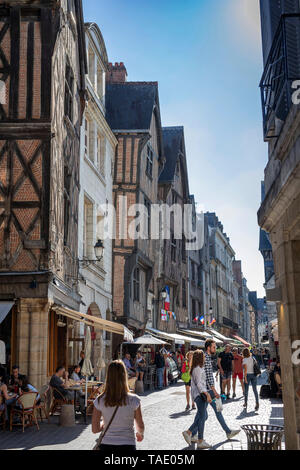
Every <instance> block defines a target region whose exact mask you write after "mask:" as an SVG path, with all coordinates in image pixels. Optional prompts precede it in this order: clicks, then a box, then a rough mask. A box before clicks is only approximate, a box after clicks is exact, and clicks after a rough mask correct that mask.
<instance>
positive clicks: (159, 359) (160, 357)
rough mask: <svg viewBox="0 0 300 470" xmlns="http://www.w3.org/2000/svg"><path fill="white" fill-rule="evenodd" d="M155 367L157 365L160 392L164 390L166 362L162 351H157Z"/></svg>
mask: <svg viewBox="0 0 300 470" xmlns="http://www.w3.org/2000/svg"><path fill="white" fill-rule="evenodd" d="M155 365H156V378H157V388H158V390H162V389H163V387H164V370H165V360H164V358H163V355H162V354H161V352H160V351H156V353H155Z"/></svg>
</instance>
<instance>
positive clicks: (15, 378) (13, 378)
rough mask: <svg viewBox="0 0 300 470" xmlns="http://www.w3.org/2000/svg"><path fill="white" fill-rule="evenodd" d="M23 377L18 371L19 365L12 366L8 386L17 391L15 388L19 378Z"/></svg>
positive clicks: (18, 383)
mask: <svg viewBox="0 0 300 470" xmlns="http://www.w3.org/2000/svg"><path fill="white" fill-rule="evenodd" d="M22 378H23V375H21V374H20V373H19V366H13V368H12V375H11V376H10V378H9V388H10V389H11V390H14V391H15V392H17V388H19V386H20V380H21V379H22Z"/></svg>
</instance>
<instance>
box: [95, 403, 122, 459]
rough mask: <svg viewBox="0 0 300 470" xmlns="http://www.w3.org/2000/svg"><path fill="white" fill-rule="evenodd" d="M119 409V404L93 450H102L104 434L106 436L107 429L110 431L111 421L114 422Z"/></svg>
mask: <svg viewBox="0 0 300 470" xmlns="http://www.w3.org/2000/svg"><path fill="white" fill-rule="evenodd" d="M118 409H119V407H118V406H117V407H116V409H115V411H114V412H113V415H112V417H111V418H110V421H109V423H108V425H107V426H106V428H105V429H104V430H103V431H102V432H101V434H100V436H99V438H98V439H97V441H96V445H95V447H94V448H93V450H100V446H101V443H102V441H103V439H104V436H105V434H106V433H107V431H108V429H109V427H110V425H111V423H112V422H113V420H114V418H115V416H116V413H117V411H118Z"/></svg>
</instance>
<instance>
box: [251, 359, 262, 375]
mask: <svg viewBox="0 0 300 470" xmlns="http://www.w3.org/2000/svg"><path fill="white" fill-rule="evenodd" d="M252 359H253V371H254V375H255V376H256V377H257V376H258V375H261V370H260V366H259V364H258V362H257V360H256V359H254V357H253V358H252Z"/></svg>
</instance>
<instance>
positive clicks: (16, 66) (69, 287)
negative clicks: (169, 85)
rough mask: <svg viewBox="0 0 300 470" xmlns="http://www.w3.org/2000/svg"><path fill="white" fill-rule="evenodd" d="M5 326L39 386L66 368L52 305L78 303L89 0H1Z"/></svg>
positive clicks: (64, 340)
mask: <svg viewBox="0 0 300 470" xmlns="http://www.w3.org/2000/svg"><path fill="white" fill-rule="evenodd" d="M0 7H1V8H0V28H1V34H0V48H1V58H2V59H1V60H2V65H3V67H2V68H1V72H0V80H2V82H4V84H5V89H6V95H5V100H4V102H3V103H2V104H1V105H0V114H1V120H0V148H1V150H0V152H1V156H0V299H1V303H2V305H3V303H5V302H7V303H8V304H9V303H12V304H13V306H12V310H11V311H10V312H7V315H6V316H5V319H4V320H3V321H2V322H1V325H0V337H1V339H2V338H3V337H4V342H5V343H6V345H7V349H8V351H7V353H8V354H7V356H8V360H7V366H8V368H9V367H11V365H12V362H14V363H18V364H19V366H20V370H21V372H22V373H23V374H27V375H29V378H30V381H31V383H33V384H34V385H35V386H37V387H39V386H41V385H42V384H43V383H45V381H46V378H47V377H48V376H49V375H50V374H52V373H53V370H54V369H55V367H56V366H57V365H58V363H61V364H64V365H67V355H68V351H67V345H68V328H67V327H66V326H65V327H64V328H58V326H57V321H56V314H55V312H54V311H53V310H52V306H53V304H61V305H65V306H67V307H70V308H74V309H76V310H78V309H79V305H80V296H79V294H78V291H77V287H76V285H74V282H73V279H74V278H76V277H77V272H78V263H77V249H78V234H77V226H78V195H79V156H80V152H79V146H80V126H81V123H82V115H83V111H84V105H85V95H84V92H85V73H86V55H85V38H84V24H83V14H82V4H81V1H80V0H71V1H67V0H62V1H60V2H58V1H54V0H52V1H50V0H49V1H44V2H42V3H41V2H38V1H34V0H33V1H29V0H23V1H17V0H16V1H15V0H13V1H10V2H6V1H1V2H0Z"/></svg>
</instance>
